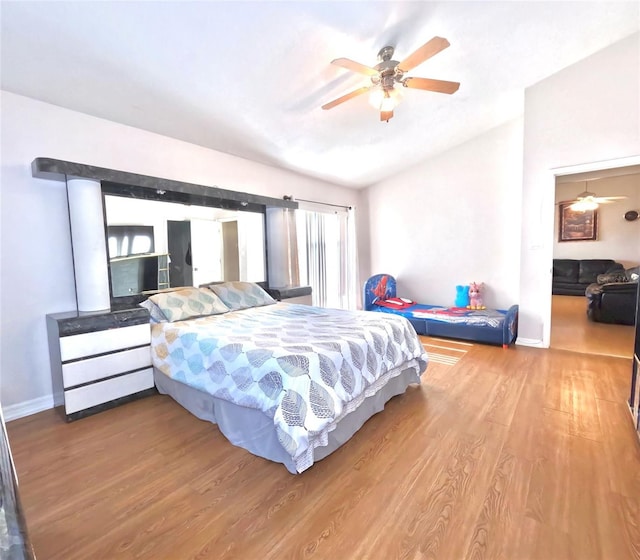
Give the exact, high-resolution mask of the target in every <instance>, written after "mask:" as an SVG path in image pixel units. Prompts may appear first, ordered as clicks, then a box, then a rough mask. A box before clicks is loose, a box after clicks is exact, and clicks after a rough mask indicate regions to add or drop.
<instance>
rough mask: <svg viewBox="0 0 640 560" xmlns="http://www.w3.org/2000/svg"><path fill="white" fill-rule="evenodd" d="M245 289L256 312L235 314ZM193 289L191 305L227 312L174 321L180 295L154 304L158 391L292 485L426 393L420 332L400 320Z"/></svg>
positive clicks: (229, 288)
mask: <svg viewBox="0 0 640 560" xmlns="http://www.w3.org/2000/svg"><path fill="white" fill-rule="evenodd" d="M236 289H237V290H240V291H242V290H245V291H246V290H251V291H252V293H253V294H254V295H256V298H257V300H258V301H257V303H256V301H253V302H252V303H251V304H250V305H245V303H246V301H245V302H244V303H241V304H238V297H240V298H242V297H244V296H243V294H240V296H238V294H237V293H236ZM190 290H191V295H190V296H189V298H190V299H191V300H193V299H194V298H196V297H197V298H202V297H203V298H204V299H207V298H208V294H211V292H213V294H214V296H218V297H219V299H220V301H221V302H223V303H224V305H225V307H226V310H222V309H221V308H220V306H219V305H218V303H216V304H215V305H216V306H217V309H216V310H212V309H211V308H210V307H206V305H208V304H206V303H205V304H204V305H205V309H202V308H199V306H198V305H195V311H194V312H191V311H189V312H187V313H186V315H188V316H185V313H182V311H178V312H177V313H172V311H171V309H170V306H168V305H167V301H168V300H172V301H173V303H174V304H175V302H176V300H177V297H176V295H175V294H176V293H177V292H170V293H168V294H158V295H156V296H152V297H151V298H149V300H147V302H148V303H147V304H146V306H148V308H149V309H150V311H151V315H152V325H151V353H152V360H153V366H154V378H155V382H156V387H157V388H158V390H159V392H161V393H163V394H167V395H169V396H171V397H172V398H173V399H175V400H176V401H177V402H178V403H180V404H181V405H182V406H184V407H185V408H186V409H187V410H189V411H190V412H191V413H193V414H194V415H195V416H197V417H198V418H201V419H203V420H208V421H210V422H214V423H216V424H218V427H219V428H220V431H221V432H222V433H223V434H224V436H225V437H226V438H227V439H228V440H229V441H230V442H231V443H233V444H234V445H237V446H240V447H243V448H244V449H246V450H248V451H250V452H251V453H253V454H255V455H258V456H260V457H264V458H266V459H270V460H272V461H276V462H279V463H282V464H284V465H285V467H286V468H287V469H288V470H289V472H291V473H294V474H295V473H301V472H303V471H305V470H306V469H308V468H309V467H310V466H311V465H313V464H314V462H316V461H318V460H320V459H322V458H324V457H326V456H327V455H329V454H330V453H332V452H333V451H335V450H336V449H337V448H338V447H340V446H341V445H342V444H344V443H345V442H346V441H347V440H348V439H349V438H350V437H351V436H352V435H353V434H354V433H355V432H356V431H357V430H358V429H359V428H360V427H361V426H362V425H363V424H364V422H366V420H367V419H369V418H370V417H371V416H373V415H374V414H376V413H377V412H379V411H381V410H382V409H383V408H384V405H385V403H386V402H387V401H388V400H389V399H391V398H392V397H394V396H396V395H399V394H401V393H404V392H405V391H406V390H407V388H408V387H409V386H410V385H412V384H419V383H420V375H421V374H422V372H423V371H424V370H425V369H426V366H427V355H426V353H425V351H424V349H423V347H422V345H421V343H420V340H419V339H418V337H417V335H416V333H415V331H414V329H413V328H412V327H411V324H410V323H409V321H407V320H406V319H405V318H403V317H400V316H397V315H389V316H386V317H384V318H383V319H382V320H381V317H380V316H379V315H378V314H374V313H368V312H364V311H345V310H338V309H324V308H318V307H312V306H308V305H298V304H287V303H282V302H275V301H274V300H272V299H271V298H270V296H268V295H267V294H266V292H264V291H263V290H261V289H260V288H259V287H258V286H256V285H255V284H249V283H241V282H235V283H225V284H217V285H215V286H210V290H209V289H207V288H192V289H190ZM225 290H226V291H225ZM207 292H208V293H207ZM244 295H246V294H244ZM232 296H233V297H232ZM178 307H179V306H178ZM182 307H183V308H184V307H185V306H184V305H183V306H182ZM154 315H155V317H154ZM162 315H164V317H167V320H162Z"/></svg>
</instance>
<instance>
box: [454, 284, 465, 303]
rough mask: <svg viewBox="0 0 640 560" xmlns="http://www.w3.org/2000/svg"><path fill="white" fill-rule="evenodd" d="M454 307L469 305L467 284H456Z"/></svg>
mask: <svg viewBox="0 0 640 560" xmlns="http://www.w3.org/2000/svg"><path fill="white" fill-rule="evenodd" d="M454 305H455V306H456V307H467V305H469V286H456V301H455V304H454Z"/></svg>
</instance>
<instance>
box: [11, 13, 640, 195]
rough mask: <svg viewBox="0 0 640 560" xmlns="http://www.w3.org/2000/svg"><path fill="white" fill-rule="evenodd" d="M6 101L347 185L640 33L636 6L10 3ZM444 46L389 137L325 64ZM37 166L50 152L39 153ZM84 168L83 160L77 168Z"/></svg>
mask: <svg viewBox="0 0 640 560" xmlns="http://www.w3.org/2000/svg"><path fill="white" fill-rule="evenodd" d="M0 7H1V8H0V9H1V26H2V27H1V31H2V39H1V40H2V43H1V47H2V50H1V77H2V81H1V85H2V89H4V90H7V91H10V92H14V93H17V94H21V95H25V96H28V97H32V98H35V99H39V100H42V101H46V102H49V103H53V104H55V105H59V106H62V107H67V108H69V109H73V110H76V111H81V112H84V113H88V114H91V115H95V116H98V117H102V118H105V119H109V120H112V121H116V122H120V123H124V124H127V125H131V126H135V127H139V128H142V129H145V130H149V131H152V132H156V133H159V134H163V135H166V136H170V137H174V138H178V139H181V140H184V141H187V142H192V143H194V144H199V145H202V146H206V147H209V148H213V149H215V150H219V151H222V152H227V153H230V154H235V155H238V156H242V157H245V158H248V159H251V160H254V161H260V162H263V163H267V164H270V165H274V166H277V167H283V168H287V169H291V170H295V171H297V172H299V173H302V174H306V175H309V176H312V177H318V178H322V179H325V180H328V181H331V182H334V183H337V184H342V185H346V186H350V187H362V186H366V185H370V184H373V183H375V182H377V181H379V180H382V179H385V178H387V177H389V176H391V175H392V174H393V173H395V172H397V171H399V170H402V169H405V168H407V167H410V166H412V165H415V164H417V163H419V162H420V161H422V160H424V159H425V158H427V157H429V156H431V155H433V154H436V153H438V152H442V151H444V150H446V149H448V148H450V147H452V146H454V145H456V144H459V143H461V142H464V141H465V140H468V139H470V138H472V137H474V136H476V135H478V134H480V133H482V132H483V131H485V130H488V129H490V128H492V127H494V126H497V125H499V124H501V123H503V122H506V121H507V120H509V119H511V118H513V117H515V116H517V115H519V114H521V113H522V107H523V99H524V88H525V87H527V86H530V85H532V84H534V83H536V82H538V81H540V80H541V79H543V78H545V77H546V76H549V75H550V74H553V73H555V72H557V71H559V70H561V69H562V68H564V67H566V66H568V65H570V64H572V63H574V62H576V61H578V60H580V59H582V58H585V57H586V56H589V55H590V54H592V53H594V52H596V51H598V50H600V49H602V48H604V47H606V46H608V45H610V44H612V43H614V42H616V41H618V40H620V39H622V38H624V37H626V36H628V35H630V34H631V33H633V32H635V31H637V30H638V29H639V28H640V19H639V3H638V2H635V1H634V2H24V1H19V2H9V1H4V0H3V1H2V2H1V4H0ZM434 36H441V37H445V38H447V39H448V40H449V42H450V43H451V46H450V47H449V48H448V49H446V50H444V51H443V52H441V53H439V54H437V55H436V56H435V57H433V58H431V59H429V60H428V61H426V62H425V63H423V64H421V65H420V66H418V67H416V68H415V69H414V70H412V71H411V72H410V73H409V74H408V75H410V76H421V77H430V78H437V79H444V80H452V81H459V82H461V86H460V89H459V91H458V92H457V93H455V94H453V95H451V96H450V95H444V94H438V93H431V92H424V91H419V90H408V89H404V90H403V93H404V97H403V100H402V102H401V104H400V106H399V107H398V108H397V109H396V111H395V117H394V118H393V119H391V121H390V122H389V123H385V122H380V121H379V116H378V113H377V112H376V110H375V109H374V108H372V107H371V106H370V105H369V103H368V100H367V96H366V95H363V96H360V97H358V98H355V99H352V100H350V101H348V102H346V103H344V104H342V105H339V106H338V107H336V108H334V109H331V110H329V111H323V110H321V109H320V106H321V105H322V104H324V103H326V102H327V101H330V100H332V99H334V98H336V97H339V96H341V95H343V94H344V93H347V92H349V91H351V90H352V89H355V88H357V87H360V86H361V85H367V80H368V78H367V77H366V76H362V75H357V74H353V73H351V72H349V71H347V70H344V69H341V68H339V67H336V66H332V65H331V64H330V61H331V60H332V59H334V58H338V57H347V58H351V59H353V60H356V61H358V62H361V63H363V64H367V65H374V64H375V63H376V54H377V52H378V50H379V49H380V48H381V47H383V46H385V45H387V44H389V45H392V46H395V47H396V55H395V56H394V58H395V59H397V60H402V59H403V58H404V57H405V56H406V55H408V54H409V53H411V52H413V51H414V50H415V49H416V48H418V47H419V46H421V45H422V44H423V43H425V42H426V41H427V40H429V39H431V38H432V37H434ZM43 155H46V154H43ZM83 163H91V162H83Z"/></svg>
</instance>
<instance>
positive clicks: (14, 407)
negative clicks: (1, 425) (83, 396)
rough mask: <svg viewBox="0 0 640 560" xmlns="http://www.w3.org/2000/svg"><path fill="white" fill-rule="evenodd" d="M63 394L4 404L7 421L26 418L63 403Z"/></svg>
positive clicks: (3, 408)
mask: <svg viewBox="0 0 640 560" xmlns="http://www.w3.org/2000/svg"><path fill="white" fill-rule="evenodd" d="M62 402H63V396H62V393H61V394H60V395H55V396H54V395H45V396H44V397H38V398H37V399H31V400H29V401H24V402H21V403H17V404H11V405H9V406H3V407H2V412H3V414H4V419H5V421H6V422H10V421H11V420H17V419H18V418H24V417H25V416H30V415H31V414H36V413H37V412H42V411H43V410H49V409H50V408H53V407H54V406H56V405H58V404H62Z"/></svg>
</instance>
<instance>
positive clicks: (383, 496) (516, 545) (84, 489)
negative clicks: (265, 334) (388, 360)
mask: <svg viewBox="0 0 640 560" xmlns="http://www.w3.org/2000/svg"><path fill="white" fill-rule="evenodd" d="M424 342H425V343H426V344H429V345H431V346H434V345H435V346H444V348H441V349H440V350H439V353H440V354H443V355H450V354H453V355H456V356H457V357H458V359H456V360H455V362H454V363H450V362H447V360H441V361H440V362H432V363H430V365H429V367H428V369H427V371H426V373H425V374H424V375H423V383H422V385H421V386H419V387H414V388H410V389H409V390H408V391H407V393H405V394H404V395H401V396H398V397H396V398H394V399H392V400H391V401H390V402H389V403H388V404H387V406H386V408H385V410H384V411H383V412H381V413H380V414H378V415H376V416H374V417H373V418H372V419H371V420H369V421H368V422H367V423H366V424H365V425H364V426H363V427H362V429H361V430H360V431H359V432H358V433H357V434H356V435H355V436H354V437H353V438H352V439H351V440H350V441H349V442H347V443H346V444H345V445H344V446H343V447H342V448H340V449H339V450H338V451H337V452H335V453H334V454H332V455H331V456H329V457H328V458H326V459H324V460H322V461H320V462H318V463H317V464H316V465H314V466H313V467H312V468H311V469H309V470H308V471H306V472H305V473H303V474H302V475H297V476H294V475H291V474H289V473H288V472H287V471H286V469H285V468H284V467H283V466H282V465H278V464H275V463H271V462H269V461H266V460H264V459H260V458H258V457H254V456H252V455H250V454H249V453H247V452H245V451H244V450H242V449H239V448H236V447H234V446H232V445H231V444H229V443H228V442H227V441H226V440H225V439H224V437H223V436H222V435H221V434H220V432H219V431H218V429H217V427H216V426H214V425H212V424H209V423H207V422H203V421H200V420H198V419H196V418H195V417H193V416H192V415H191V414H190V413H188V412H187V411H185V410H184V409H182V408H181V407H180V406H179V405H178V404H176V403H175V402H173V401H172V400H171V399H170V398H169V397H164V396H159V395H158V396H153V397H149V398H146V399H143V400H141V401H137V402H134V403H130V404H127V405H124V406H121V407H119V408H116V409H113V410H110V411H106V412H103V413H100V414H98V415H95V416H92V417H89V418H85V419H82V420H78V421H76V422H73V423H70V424H67V423H65V422H64V421H63V420H62V419H61V417H60V415H59V414H58V413H57V412H56V411H46V412H43V413H40V414H37V415H34V416H31V417H28V418H23V419H20V420H16V421H14V422H10V423H9V424H8V431H9V434H10V441H11V445H12V450H13V453H14V458H15V462H16V466H17V471H18V477H19V481H20V489H21V493H22V500H23V504H24V507H25V512H26V517H27V522H28V525H29V529H30V534H31V538H32V541H33V544H34V547H35V551H36V554H37V557H38V559H39V560H48V559H64V560H73V559H81V560H87V559H92V560H93V559H125V560H126V559H133V558H139V559H154V560H158V559H171V560H182V559H191V558H193V559H206V558H211V559H256V558H259V559H276V558H277V559H282V558H284V559H287V558H291V559H306V558H313V559H375V560H377V559H382V560H387V559H395V558H402V559H408V560H417V559H444V560H449V559H451V560H458V559H474V560H475V559H485V558H487V559H488V558H504V559H507V560H520V559H532V560H533V559H535V560H538V559H540V560H555V559H558V560H564V559H574V558H575V559H576V560H578V559H579V560H589V559H602V560H626V559H640V444H639V443H638V441H637V439H636V436H635V433H634V431H633V428H632V425H631V419H630V414H629V412H628V410H627V408H626V404H625V400H626V398H627V396H628V391H629V387H628V385H629V379H630V368H631V361H630V360H629V359H621V358H614V357H606V356H594V355H592V356H587V355H581V354H576V353H572V352H566V351H560V350H541V349H534V348H525V347H511V348H509V349H507V350H503V349H502V348H499V347H494V346H487V345H481V344H473V345H469V346H466V347H464V349H465V350H466V351H465V352H464V353H462V354H461V353H459V352H455V351H448V350H447V349H446V348H447V347H448V348H455V346H453V345H447V344H446V343H442V342H438V341H434V340H433V339H426V338H425V339H424ZM459 354H461V355H459Z"/></svg>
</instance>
